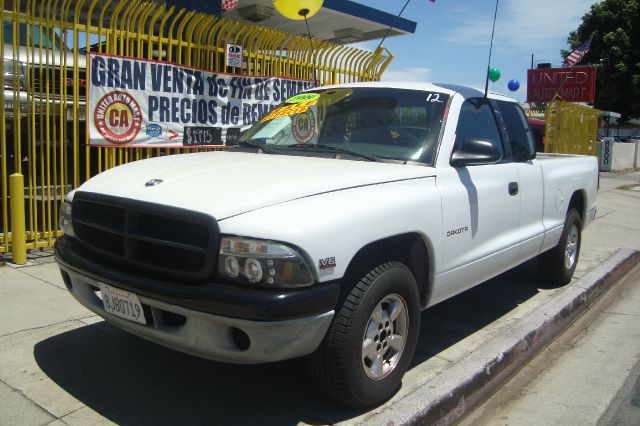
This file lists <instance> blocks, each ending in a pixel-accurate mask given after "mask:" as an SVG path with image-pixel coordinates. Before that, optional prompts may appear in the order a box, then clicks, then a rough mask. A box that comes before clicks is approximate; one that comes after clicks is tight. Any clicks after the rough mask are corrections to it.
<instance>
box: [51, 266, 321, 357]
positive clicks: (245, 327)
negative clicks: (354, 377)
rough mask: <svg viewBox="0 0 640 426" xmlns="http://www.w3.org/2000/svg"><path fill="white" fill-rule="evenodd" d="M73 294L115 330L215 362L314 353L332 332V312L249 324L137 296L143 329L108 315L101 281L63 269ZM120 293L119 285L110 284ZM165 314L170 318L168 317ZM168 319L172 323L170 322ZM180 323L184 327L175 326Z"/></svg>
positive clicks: (140, 326) (64, 277)
mask: <svg viewBox="0 0 640 426" xmlns="http://www.w3.org/2000/svg"><path fill="white" fill-rule="evenodd" d="M59 266H60V269H61V272H62V277H63V279H64V281H65V284H66V286H67V288H68V289H69V292H70V293H71V294H72V295H73V297H75V298H76V299H77V300H78V301H79V302H80V303H81V304H83V305H84V306H85V307H87V308H88V309H90V310H91V311H93V312H95V313H96V314H98V315H100V316H101V317H103V318H104V319H106V320H107V321H108V322H110V323H112V324H113V325H115V326H117V327H119V328H121V329H123V330H126V331H128V332H130V333H132V334H135V335H136V336H139V337H142V338H144V339H147V340H150V341H152V342H155V343H158V344H160V345H163V346H166V347H169V348H172V349H175V350H178V351H181V352H185V353H188V354H191V355H195V356H198V357H201V358H207V359H211V360H215V361H222V362H229V363H235V364H260V363H266V362H273V361H281V360H285V359H291V358H297V357H300V356H303V355H308V354H310V353H312V352H314V351H315V350H316V349H317V347H318V346H319V345H320V343H321V342H322V339H323V338H324V335H325V334H326V332H327V330H328V329H329V325H330V324H331V320H332V319H333V315H334V311H333V310H332V311H329V312H325V313H321V314H318V315H313V316H310V317H303V318H295V319H288V320H281V321H251V320H244V319H240V318H230V317H224V316H219V315H214V314H209V313H205V312H200V311H196V310H193V309H187V308H183V307H181V306H176V305H172V304H169V303H165V302H161V301H159V300H155V299H153V298H149V297H146V296H141V295H139V296H138V297H139V299H140V302H141V303H142V304H143V305H146V306H148V307H149V309H150V311H151V317H152V318H151V320H149V319H147V324H146V325H142V324H138V323H135V322H131V321H128V320H126V319H122V318H120V317H117V316H114V315H112V314H110V313H108V312H106V311H105V309H104V307H103V304H102V300H101V299H100V297H99V295H100V291H99V290H98V288H99V283H100V281H98V280H96V279H94V278H92V277H89V276H87V275H85V274H82V273H81V272H78V271H76V270H75V269H71V268H69V267H67V266H66V265H63V264H61V263H59ZM106 283H107V284H109V285H112V286H115V287H117V286H118V284H117V283H112V282H106ZM167 313H168V314H169V315H167ZM167 318H172V320H171V321H167ZM175 318H179V319H180V321H175Z"/></svg>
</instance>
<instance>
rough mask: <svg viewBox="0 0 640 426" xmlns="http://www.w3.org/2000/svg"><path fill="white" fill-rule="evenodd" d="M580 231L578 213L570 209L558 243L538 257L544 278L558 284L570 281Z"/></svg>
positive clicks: (580, 222)
mask: <svg viewBox="0 0 640 426" xmlns="http://www.w3.org/2000/svg"><path fill="white" fill-rule="evenodd" d="M581 232H582V220H581V219H580V215H579V214H578V212H577V211H576V210H575V209H571V210H569V212H567V217H566V219H565V222H564V229H563V230H562V235H561V236H560V241H559V242H558V245H557V246H555V247H554V248H552V249H551V250H549V251H546V252H545V253H542V254H541V255H540V257H539V265H540V272H541V273H542V275H543V277H544V278H545V279H546V280H548V281H551V282H552V283H554V284H558V285H564V284H567V283H568V282H569V281H571V277H572V276H573V273H574V272H575V270H576V265H577V263H578V257H579V256H580V242H581V239H582V234H581Z"/></svg>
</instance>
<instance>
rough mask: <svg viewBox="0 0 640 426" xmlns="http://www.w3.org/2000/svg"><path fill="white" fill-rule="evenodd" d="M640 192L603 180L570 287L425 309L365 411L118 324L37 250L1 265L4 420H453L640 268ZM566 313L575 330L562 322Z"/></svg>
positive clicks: (528, 276)
mask: <svg viewBox="0 0 640 426" xmlns="http://www.w3.org/2000/svg"><path fill="white" fill-rule="evenodd" d="M636 185H637V186H638V187H639V189H640V173H632V174H625V175H618V174H605V173H603V174H602V180H601V188H600V194H599V201H598V203H599V209H598V215H597V217H596V221H595V222H594V223H593V224H592V225H591V227H590V228H588V229H587V230H586V231H585V233H584V235H583V245H582V253H581V257H580V262H579V264H578V269H577V271H576V275H575V278H574V280H573V281H572V282H571V284H569V285H568V286H565V287H561V288H550V287H548V285H547V284H545V283H544V282H541V281H539V280H538V278H537V275H536V273H535V266H536V265H535V262H529V263H528V264H525V265H523V266H521V267H519V268H517V269H516V270H513V271H510V272H508V273H506V274H503V275H501V276H500V277H498V278H496V279H493V280H490V281H488V282H487V283H484V284H483V285H481V286H478V287H476V288H474V289H472V290H470V291H468V292H465V293H464V294H462V295H460V296H457V297H456V298H454V299H451V300H449V301H446V302H443V303H442V304H439V305H437V306H435V307H433V308H432V309H429V310H427V311H426V312H424V313H423V315H422V321H423V326H422V329H421V333H420V340H419V343H418V348H417V351H416V356H415V358H414V362H413V364H412V367H411V369H410V370H409V372H408V373H407V375H406V376H405V379H404V381H403V386H402V389H401V390H400V391H399V392H398V394H397V395H395V396H394V397H393V398H392V399H391V400H390V401H388V402H387V403H386V404H384V405H381V406H379V407H376V408H374V409H372V410H370V411H366V412H363V411H354V410H349V409H345V408H342V407H336V406H334V405H332V404H330V403H328V402H326V401H325V400H323V399H322V398H321V397H320V396H319V395H318V394H317V393H316V392H315V391H314V389H313V388H312V387H311V386H309V383H308V378H307V376H306V374H305V372H304V362H303V361H302V360H293V361H288V362H282V363H274V364H268V365H261V366H237V365H228V364H221V363H215V362H210V361H205V360H200V359H197V358H194V357H191V356H188V355H183V354H180V353H176V352H174V351H171V350H168V349H164V348H162V347H159V346H156V345H154V344H151V343H148V342H146V341H143V340H140V339H138V338H136V337H133V336H130V335H128V334H126V333H124V332H122V331H120V330H118V329H116V328H114V327H111V326H110V325H108V324H106V323H105V322H103V321H102V320H101V319H100V318H99V317H97V316H95V315H93V313H91V312H89V311H87V310H85V309H84V308H83V307H82V306H81V305H80V304H78V303H77V302H76V301H75V300H74V299H73V298H72V297H71V296H70V295H69V294H68V293H67V291H66V289H65V287H64V284H63V283H62V279H61V277H60V274H59V272H58V269H57V266H56V264H55V263H53V257H52V254H51V251H42V252H40V251H38V252H34V253H33V254H32V255H30V257H29V259H30V261H29V264H28V265H27V266H23V267H15V266H11V265H10V264H7V265H6V266H2V267H0V297H1V299H0V300H2V302H0V303H1V305H0V306H1V308H2V309H0V419H2V423H3V424H20V425H22V424H28V425H36V424H58V425H61V424H70V425H73V424H95V423H111V422H113V423H118V424H131V423H143V422H144V423H160V424H169V423H178V422H179V423H183V424H201V423H224V424H260V425H264V424H279V425H282V424H297V423H309V424H322V423H349V424H362V423H367V424H387V423H388V422H390V421H392V422H394V423H395V424H400V423H411V422H415V421H429V422H432V421H438V420H444V421H445V422H446V421H454V420H455V419H456V418H458V417H459V416H460V415H461V414H463V413H464V412H465V411H466V410H468V409H469V407H470V404H472V403H473V401H474V400H476V399H477V398H479V397H481V396H483V395H484V394H485V393H486V392H489V391H490V390H491V387H492V386H496V385H497V384H499V381H500V379H501V378H502V377H503V376H505V375H507V374H508V373H509V371H511V369H513V368H515V367H517V366H518V363H520V362H523V360H524V359H526V356H527V355H528V354H529V353H530V352H531V350H533V349H535V348H536V347H537V346H539V345H540V344H541V343H543V342H544V341H545V339H547V338H548V337H547V334H545V333H547V332H553V331H555V330H559V329H561V328H562V324H563V321H564V322H566V321H570V320H571V318H572V315H574V314H577V313H579V311H580V310H582V309H586V308H587V306H588V303H589V302H590V300H591V299H592V298H594V297H596V296H597V294H598V292H599V291H603V290H604V289H606V287H607V285H609V284H611V283H612V282H614V281H615V280H616V279H617V275H619V274H622V273H624V271H625V270H628V269H629V268H630V267H631V266H633V264H634V263H636V262H637V261H638V259H639V258H638V254H637V253H636V252H634V251H633V250H640V215H639V214H638V210H637V208H638V206H640V191H634V190H633V189H634V188H635V186H636ZM623 186H624V187H625V188H626V189H616V188H619V187H623ZM620 249H623V250H620ZM612 270H615V271H617V272H616V273H612ZM554 315H557V316H559V318H560V319H562V321H556V320H551V319H550V318H554ZM532 333H533V334H532ZM522 342H525V344H523V343H522Z"/></svg>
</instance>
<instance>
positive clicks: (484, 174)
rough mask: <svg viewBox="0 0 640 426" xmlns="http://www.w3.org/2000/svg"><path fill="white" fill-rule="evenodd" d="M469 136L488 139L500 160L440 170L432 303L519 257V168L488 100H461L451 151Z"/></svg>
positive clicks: (503, 267) (461, 145)
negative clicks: (437, 269)
mask: <svg viewBox="0 0 640 426" xmlns="http://www.w3.org/2000/svg"><path fill="white" fill-rule="evenodd" d="M469 139H482V140H485V141H490V142H491V143H493V144H494V145H495V146H496V147H497V148H498V150H499V151H500V154H501V160H500V161H498V162H494V163H491V164H478V165H473V166H471V165H469V166H465V167H452V166H450V167H446V166H445V167H442V168H441V169H440V170H438V177H437V185H438V189H439V191H440V194H441V197H442V206H443V212H442V214H443V218H442V221H443V224H444V229H443V235H442V236H441V238H442V239H441V241H443V244H442V247H443V250H442V258H441V268H440V270H441V271H442V272H441V273H440V274H438V276H437V278H436V282H437V286H436V289H435V292H434V298H435V299H434V302H436V301H439V300H442V299H444V298H446V297H449V296H451V295H453V294H456V293H459V292H461V291H464V290H465V289H467V288H469V287H472V286H473V285H475V284H477V283H480V282H482V281H484V280H486V279H488V278H491V277H492V276H494V275H496V274H498V273H500V272H502V271H505V270H507V269H509V268H511V267H513V266H514V265H515V264H516V261H517V259H518V252H519V246H520V237H519V234H518V223H519V219H520V196H519V194H518V192H517V190H516V189H517V184H518V171H517V168H516V165H515V164H513V163H512V162H511V161H510V159H509V157H508V155H507V153H508V152H507V151H506V150H505V145H504V142H503V140H502V139H503V138H502V136H501V133H500V131H499V128H498V125H497V122H496V117H495V114H494V111H493V108H492V106H491V104H490V103H489V101H488V100H487V99H484V98H469V99H467V100H465V101H464V103H463V104H462V107H461V110H460V116H459V119H458V124H457V127H456V139H455V145H454V148H453V151H454V152H455V151H457V150H460V149H461V148H462V147H463V145H464V143H465V141H467V140H469Z"/></svg>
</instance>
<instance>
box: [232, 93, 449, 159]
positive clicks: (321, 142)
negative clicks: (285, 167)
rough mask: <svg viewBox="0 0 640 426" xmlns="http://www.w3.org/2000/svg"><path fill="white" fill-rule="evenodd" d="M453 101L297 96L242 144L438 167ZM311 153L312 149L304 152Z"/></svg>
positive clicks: (427, 96)
mask: <svg viewBox="0 0 640 426" xmlns="http://www.w3.org/2000/svg"><path fill="white" fill-rule="evenodd" d="M448 101H449V95H446V94H444V93H437V92H426V91H420V90H406V89H391V88H364V87H362V88H337V89H336V88H332V89H325V90H321V89H318V90H314V91H313V92H305V93H302V94H300V95H297V96H293V97H291V98H289V99H287V101H286V102H285V103H284V104H282V105H281V106H280V107H278V108H276V109H274V110H273V111H271V112H270V113H269V114H267V115H266V116H265V117H263V118H262V119H261V120H260V122H259V123H257V124H256V125H254V126H253V127H251V128H250V129H249V130H248V131H247V132H245V133H244V134H243V135H242V137H241V140H240V142H241V143H243V142H244V143H245V144H247V145H252V146H255V145H262V146H264V147H265V148H266V149H268V150H269V151H270V152H281V153H283V154H284V153H286V151H287V150H298V151H300V150H304V151H306V152H309V154H310V155H314V153H317V152H319V151H327V152H340V153H342V154H345V153H349V152H353V154H354V156H355V157H359V158H369V159H371V158H375V159H391V160H400V161H419V162H423V163H427V164H433V160H434V156H435V150H436V147H437V144H438V138H439V136H440V131H441V129H442V123H443V116H444V113H445V110H446V106H447V104H448ZM304 148H311V149H304Z"/></svg>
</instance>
